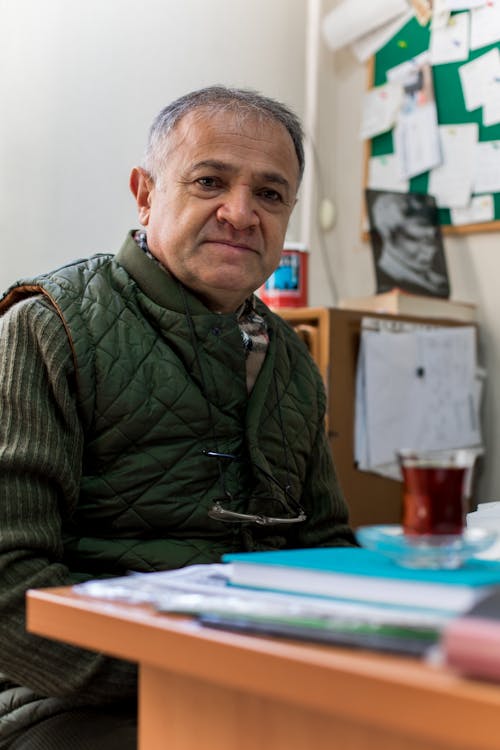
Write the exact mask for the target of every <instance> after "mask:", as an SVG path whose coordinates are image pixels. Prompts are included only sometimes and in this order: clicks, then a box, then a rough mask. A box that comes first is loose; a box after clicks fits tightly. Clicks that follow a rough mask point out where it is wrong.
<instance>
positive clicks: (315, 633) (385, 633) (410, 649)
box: [198, 612, 441, 657]
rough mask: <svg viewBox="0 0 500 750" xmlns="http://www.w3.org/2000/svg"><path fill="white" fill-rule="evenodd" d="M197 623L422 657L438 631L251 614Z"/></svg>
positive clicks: (436, 639)
mask: <svg viewBox="0 0 500 750" xmlns="http://www.w3.org/2000/svg"><path fill="white" fill-rule="evenodd" d="M198 621H199V622H200V623H201V624H202V625H204V626H206V627H211V628H218V629H221V630H231V631H233V632H237V633H249V634H251V635H266V636H271V637H273V638H288V639H293V640H302V641H311V642H313V643H328V644H331V645H332V646H348V647H350V648H361V649H374V650H376V651H388V652H390V653H396V654H405V655H407V656H416V657H423V656H426V655H427V654H428V653H429V651H430V649H432V648H433V647H434V646H436V645H437V644H438V643H439V640H440V637H441V629H440V628H439V627H436V626H434V627H432V626H422V625H418V624H405V625H393V624H383V623H372V622H369V621H363V620H360V619H354V618H353V619H350V620H342V619H329V620H320V619H313V618H302V619H301V618H298V617H293V618H288V619H285V618H279V617H269V616H261V615H255V614H246V615H240V614H236V613H224V614H219V613H211V612H207V613H203V614H201V615H199V617H198Z"/></svg>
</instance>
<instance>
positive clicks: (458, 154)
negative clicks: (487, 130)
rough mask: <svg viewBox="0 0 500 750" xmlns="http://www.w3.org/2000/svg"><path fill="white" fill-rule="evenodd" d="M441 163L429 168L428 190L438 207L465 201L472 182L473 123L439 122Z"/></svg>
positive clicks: (475, 130)
mask: <svg viewBox="0 0 500 750" xmlns="http://www.w3.org/2000/svg"><path fill="white" fill-rule="evenodd" d="M439 136H440V139H441V150H442V154H443V163H442V164H441V165H440V166H439V167H436V168H435V169H433V170H431V173H430V175H429V185H428V192H429V193H430V194H431V195H433V196H434V197H435V198H436V202H437V204H438V206H440V207H441V208H465V206H468V205H469V202H470V198H471V194H472V188H473V183H474V167H475V157H476V145H477V137H478V126H477V123H475V122H473V123H468V124H466V125H440V127H439Z"/></svg>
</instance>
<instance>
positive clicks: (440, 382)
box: [355, 326, 481, 469]
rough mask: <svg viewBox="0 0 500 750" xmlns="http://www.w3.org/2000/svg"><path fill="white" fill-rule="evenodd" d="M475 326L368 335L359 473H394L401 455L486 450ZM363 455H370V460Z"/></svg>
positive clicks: (360, 393) (360, 386)
mask: <svg viewBox="0 0 500 750" xmlns="http://www.w3.org/2000/svg"><path fill="white" fill-rule="evenodd" d="M476 373H477V363H476V331H475V328H474V327H473V326H460V327H457V328H446V327H440V326H415V328H414V330H411V327H410V328H409V327H408V326H407V327H406V329H405V330H401V331H400V332H394V331H386V330H380V331H373V330H362V335H361V349H360V357H359V360H358V373H357V379H358V380H359V382H357V393H356V395H357V401H356V411H357V410H358V407H359V408H360V409H361V415H362V416H361V417H360V418H359V419H357V420H356V422H355V425H356V428H357V429H360V428H364V430H365V435H364V437H360V438H358V439H357V440H356V442H355V447H356V449H357V450H358V449H361V451H362V452H361V453H360V454H359V455H358V456H356V458H357V460H358V462H359V464H360V468H365V469H373V468H374V467H377V466H390V465H391V464H393V463H394V458H395V454H396V452H397V451H398V450H400V449H402V448H409V449H414V450H417V449H422V450H440V449H445V448H458V447H466V446H475V445H480V444H481V430H480V423H479V400H480V385H478V378H477V377H476ZM363 450H364V453H363Z"/></svg>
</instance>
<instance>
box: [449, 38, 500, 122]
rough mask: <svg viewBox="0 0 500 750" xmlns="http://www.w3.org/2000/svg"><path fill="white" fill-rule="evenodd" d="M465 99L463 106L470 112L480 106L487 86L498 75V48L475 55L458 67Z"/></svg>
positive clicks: (499, 68)
mask: <svg viewBox="0 0 500 750" xmlns="http://www.w3.org/2000/svg"><path fill="white" fill-rule="evenodd" d="M458 73H459V75H460V80H461V82H462V90H463V95H464V100H465V108H466V109H467V110H468V111H469V112H471V111H472V110H474V109H477V108H478V107H482V105H483V104H484V102H485V98H486V95H487V87H488V85H489V83H490V82H491V81H492V80H495V78H497V77H498V76H500V52H499V50H498V48H495V49H492V50H490V51H489V52H486V53H485V54H484V55H481V56H480V57H476V58H475V59H474V60H471V61H470V62H468V63H465V65H461V66H460V67H459V69H458Z"/></svg>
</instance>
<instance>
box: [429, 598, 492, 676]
mask: <svg viewBox="0 0 500 750" xmlns="http://www.w3.org/2000/svg"><path fill="white" fill-rule="evenodd" d="M441 652H442V656H443V661H444V662H445V663H446V664H447V665H448V666H450V667H452V668H453V669H455V670H457V671H459V672H460V673H462V674H464V675H466V676H469V677H480V678H484V679H488V680H497V681H498V680H500V588H497V589H494V590H493V591H491V592H490V593H489V594H486V595H485V596H484V597H482V598H481V599H480V600H479V601H478V602H477V603H476V604H474V605H473V606H472V607H471V609H470V610H468V611H467V612H465V613H464V614H462V615H460V616H459V617H456V618H453V619H452V620H450V622H449V623H448V624H447V625H446V626H445V627H444V629H443V632H442V637H441Z"/></svg>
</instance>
